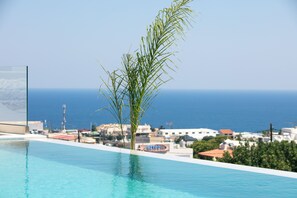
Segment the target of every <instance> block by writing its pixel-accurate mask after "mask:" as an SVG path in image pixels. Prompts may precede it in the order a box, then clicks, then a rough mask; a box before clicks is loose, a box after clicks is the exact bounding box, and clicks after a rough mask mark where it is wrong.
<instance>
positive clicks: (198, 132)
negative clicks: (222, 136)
mask: <svg viewBox="0 0 297 198" xmlns="http://www.w3.org/2000/svg"><path fill="white" fill-rule="evenodd" d="M218 134H219V132H218V131H217V130H213V129H207V128H200V129H160V130H159V131H158V135H159V136H164V137H171V136H184V135H188V136H191V137H193V138H196V139H197V140H202V139H203V138H204V137H205V136H213V137H215V136H217V135H218Z"/></svg>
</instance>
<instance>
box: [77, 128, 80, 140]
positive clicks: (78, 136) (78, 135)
mask: <svg viewBox="0 0 297 198" xmlns="http://www.w3.org/2000/svg"><path fill="white" fill-rule="evenodd" d="M79 133H80V132H79V131H78V132H77V141H78V142H80V134H79Z"/></svg>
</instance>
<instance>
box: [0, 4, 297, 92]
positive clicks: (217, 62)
mask: <svg viewBox="0 0 297 198" xmlns="http://www.w3.org/2000/svg"><path fill="white" fill-rule="evenodd" d="M295 2H296V1H294V0H260V1H259V0H245V1H244V0H241V1H238V0H195V1H194V2H192V4H191V5H192V8H193V10H194V11H195V23H193V28H192V29H190V30H189V31H188V34H187V36H186V38H185V41H184V42H181V43H180V45H179V47H178V49H177V50H178V51H179V54H178V59H179V60H180V62H178V64H177V65H178V66H179V68H178V70H177V72H175V73H173V74H172V76H173V77H174V80H172V81H170V82H169V83H168V84H166V85H165V86H164V88H169V89H297V54H296V52H297V3H295ZM169 4H170V1H169V0H162V1H161V0H141V1H140V0H105V1H98V0H87V1H82V0H0V35H1V36H0V66H15V65H28V66H29V69H30V84H29V85H30V87H31V88H98V87H99V86H100V78H99V77H100V75H103V73H102V70H101V68H100V64H102V65H104V66H105V67H106V68H108V69H110V70H111V69H113V68H116V67H119V66H120V60H121V56H122V54H123V53H126V52H128V51H129V50H130V51H133V50H135V49H137V47H138V45H139V40H140V37H141V36H142V35H144V34H145V29H146V26H147V25H149V24H150V23H151V22H152V21H153V19H154V16H155V15H156V13H157V11H158V10H159V9H161V8H163V7H165V6H167V5H169Z"/></svg>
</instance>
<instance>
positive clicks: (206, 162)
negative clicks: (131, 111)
mask: <svg viewBox="0 0 297 198" xmlns="http://www.w3.org/2000/svg"><path fill="white" fill-rule="evenodd" d="M26 139H29V140H33V141H41V142H48V143H55V144H62V145H68V146H75V147H81V148H88V149H95V150H101V151H109V152H117V153H124V154H133V155H139V156H144V157H152V158H157V159H163V160H171V161H178V162H185V163H191V164H199V165H206V166H213V167H219V168H227V169H233V170H239V171H247V172H253V173H260V174H267V175H274V176H280V177H288V178H293V179H297V173H296V172H289V171H282V170H274V169H267V168H260V167H253V166H245V165H238V164H230V163H224V162H214V161H209V160H201V159H195V158H186V157H178V156H174V155H171V154H158V153H149V152H144V151H135V150H129V149H124V148H118V147H110V146H105V145H102V144H85V143H78V142H70V141H69V142H68V141H63V140H54V139H45V138H41V139H38V138H37V139H31V138H26Z"/></svg>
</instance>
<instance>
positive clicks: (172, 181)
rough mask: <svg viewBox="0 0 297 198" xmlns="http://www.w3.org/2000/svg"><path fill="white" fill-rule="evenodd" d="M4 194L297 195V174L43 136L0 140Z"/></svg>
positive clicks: (32, 195)
mask: <svg viewBox="0 0 297 198" xmlns="http://www.w3.org/2000/svg"><path fill="white" fill-rule="evenodd" d="M0 176H1V179H0V188H1V190H0V197H1V198H2V197H30V198H31V197H32V198H35V197H36V198H37V197H38V198H39V197H71V198H74V197H175V198H176V197H183V198H184V197H185V198H186V197H297V179H292V178H286V177H278V176H272V175H265V174H258V173H251V172H245V171H237V170H231V169H224V168H217V167H211V166H205V165H197V164H191V163H183V162H176V161H170V160H160V159H156V158H150V157H143V156H136V155H128V154H123V153H115V152H107V151H99V150H94V149H86V148H79V147H72V146H66V145H60V144H53V143H46V142H39V141H0Z"/></svg>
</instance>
